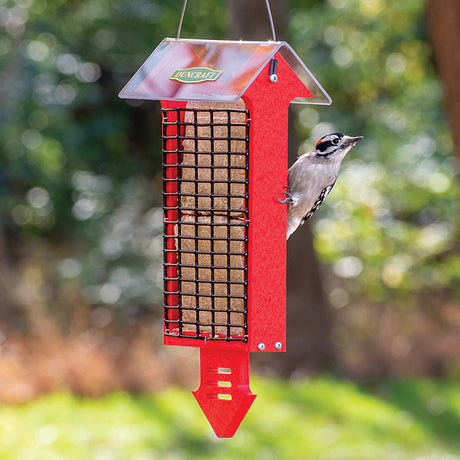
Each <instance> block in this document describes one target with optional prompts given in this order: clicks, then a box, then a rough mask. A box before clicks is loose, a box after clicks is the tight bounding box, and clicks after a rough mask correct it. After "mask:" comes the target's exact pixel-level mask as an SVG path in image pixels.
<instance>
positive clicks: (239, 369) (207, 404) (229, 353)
mask: <svg viewBox="0 0 460 460" xmlns="http://www.w3.org/2000/svg"><path fill="white" fill-rule="evenodd" d="M200 361H201V362H200V367H201V382H200V388H198V390H196V391H194V392H193V395H194V396H195V398H196V400H197V401H198V404H199V405H200V407H201V410H202V411H203V412H204V415H205V416H206V418H207V419H208V421H209V423H210V424H211V426H212V428H213V430H214V432H215V433H216V435H217V436H218V437H219V438H231V437H232V436H233V435H234V434H235V432H236V430H237V429H238V427H239V426H240V423H241V422H242V420H243V418H244V416H245V415H246V413H247V411H248V410H249V408H250V407H251V404H252V402H253V401H254V399H255V397H256V395H255V394H253V393H252V392H251V390H250V388H249V352H247V351H234V350H215V349H207V348H205V347H203V348H201V349H200Z"/></svg>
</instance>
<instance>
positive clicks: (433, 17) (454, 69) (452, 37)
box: [427, 0, 460, 252]
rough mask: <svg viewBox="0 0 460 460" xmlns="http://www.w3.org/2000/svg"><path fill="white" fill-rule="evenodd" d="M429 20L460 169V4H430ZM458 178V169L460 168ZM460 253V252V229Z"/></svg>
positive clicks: (433, 1) (459, 237) (459, 239)
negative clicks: (459, 86)
mask: <svg viewBox="0 0 460 460" xmlns="http://www.w3.org/2000/svg"><path fill="white" fill-rule="evenodd" d="M427 16H428V23H429V26H430V33H431V41H432V43H433V50H434V55H435V60H436V64H437V69H438V73H439V76H440V77H441V82H442V84H443V86H444V94H445V104H446V106H447V110H448V113H449V121H450V125H451V127H452V132H453V138H454V145H455V154H456V157H457V162H458V163H457V165H460V92H459V90H458V78H459V76H460V53H459V52H458V50H460V2H458V0H444V1H442V2H440V1H436V0H428V2H427ZM457 178H460V176H459V175H458V166H457ZM457 233H458V234H457V241H456V247H455V249H456V251H457V252H460V229H459V230H458V232H457Z"/></svg>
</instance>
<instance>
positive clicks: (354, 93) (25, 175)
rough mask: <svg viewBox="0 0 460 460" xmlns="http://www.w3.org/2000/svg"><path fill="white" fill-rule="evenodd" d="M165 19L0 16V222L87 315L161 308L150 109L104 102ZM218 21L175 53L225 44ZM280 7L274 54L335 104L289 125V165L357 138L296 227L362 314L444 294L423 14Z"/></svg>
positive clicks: (39, 12) (108, 6) (200, 25)
mask: <svg viewBox="0 0 460 460" xmlns="http://www.w3.org/2000/svg"><path fill="white" fill-rule="evenodd" d="M181 6H182V1H181V0H175V1H169V0H149V1H146V0H113V1H109V0H82V1H78V2H75V1H65V0H57V1H47V0H35V1H33V0H0V28H1V30H2V33H1V34H0V69H1V70H0V81H1V82H2V83H1V86H0V110H1V112H0V139H1V142H0V164H1V167H0V222H2V226H4V227H5V229H4V230H6V232H7V234H8V236H10V237H11V236H14V237H16V240H17V241H21V239H22V238H23V239H30V238H35V237H40V238H43V239H48V240H49V241H52V242H53V244H60V243H62V244H64V243H65V245H66V247H68V243H69V242H70V243H72V245H73V247H72V249H68V250H67V251H64V252H63V255H62V260H58V261H57V263H56V266H57V267H58V271H59V273H60V276H62V277H63V278H64V279H67V278H70V279H76V280H77V281H78V282H79V283H80V284H81V285H82V287H83V291H84V293H85V296H86V298H87V300H88V301H89V302H90V303H92V304H94V305H100V304H108V305H111V306H113V307H114V309H116V308H117V307H118V310H119V311H121V310H122V307H126V306H128V305H129V306H131V309H130V310H129V311H134V312H136V311H138V310H139V309H142V308H144V307H147V306H148V305H150V304H152V302H155V301H156V300H160V299H161V281H160V279H161V236H160V234H161V221H160V216H161V210H160V206H161V198H160V190H161V184H160V182H161V180H160V169H161V140H160V114H159V106H158V104H157V103H152V102H150V103H141V102H139V103H133V102H127V101H121V100H119V99H118V97H117V94H118V92H119V90H120V89H121V88H122V87H123V85H124V84H125V83H126V81H127V80H128V78H129V77H130V76H131V75H132V74H133V73H134V71H135V70H137V68H138V67H139V66H140V64H141V63H142V62H143V61H144V60H145V58H146V57H147V56H148V55H149V54H150V53H151V51H152V50H153V49H154V47H155V46H156V45H157V44H158V43H159V42H160V41H161V40H162V39H163V38H164V37H166V36H174V35H175V33H176V29H177V24H178V21H179V16H180V9H181ZM227 6H228V5H227V2H225V1H224V0H219V1H209V0H194V2H191V3H190V4H189V7H188V9H187V12H186V16H185V21H184V27H183V31H182V36H184V37H191V38H193V37H201V38H224V37H226V36H228V35H227V34H226V32H225V30H226V28H227V27H228V26H229V24H228V17H229V15H228V14H226V8H227ZM288 6H289V10H288V16H289V22H288V37H287V38H288V40H289V42H290V43H291V44H292V45H293V47H294V49H295V50H296V52H297V53H298V54H299V55H300V57H301V58H302V59H303V60H304V61H305V62H306V64H307V65H308V66H309V68H310V69H311V70H312V72H313V73H314V74H315V76H316V77H317V78H318V80H319V81H320V83H321V84H322V85H323V86H324V88H325V89H326V90H327V91H328V93H329V94H330V95H331V96H332V99H333V105H332V106H330V107H315V106H299V107H296V109H295V110H296V111H297V113H298V121H299V122H298V130H299V132H300V134H301V137H302V138H303V139H304V141H303V143H302V148H301V152H304V151H306V150H308V149H310V148H311V146H312V145H313V143H314V142H315V141H316V139H317V138H318V137H319V136H320V135H322V134H324V133H326V132H328V131H329V132H332V131H343V132H346V133H349V134H352V135H359V134H360V135H364V136H365V140H364V141H362V143H360V144H359V146H358V147H357V148H356V149H354V150H353V151H352V152H351V153H350V155H349V157H348V158H347V159H346V160H345V162H344V166H343V172H342V175H341V177H340V179H339V181H338V182H337V185H336V186H335V188H334V190H333V192H332V193H331V196H330V197H329V198H328V201H327V203H326V204H325V205H324V206H323V207H322V209H321V210H320V211H319V213H318V215H316V216H315V217H314V219H313V221H312V222H314V229H315V247H316V249H317V252H318V254H319V255H320V257H321V258H322V260H323V261H324V262H326V263H328V264H331V265H332V267H333V270H334V272H335V274H336V275H337V278H336V280H335V281H334V283H335V284H340V283H347V291H349V292H354V293H355V295H356V296H360V297H362V298H365V299H370V300H377V301H385V300H388V299H392V298H394V296H395V294H398V295H402V294H404V295H406V294H410V293H412V292H416V291H418V290H420V289H422V288H423V287H426V286H429V287H436V288H446V287H448V288H455V287H456V286H459V284H458V283H457V280H458V279H459V278H460V274H459V273H460V270H459V262H458V258H457V257H456V256H453V257H449V258H444V259H442V260H438V259H437V256H438V255H439V254H443V253H444V252H445V251H448V250H449V249H450V247H451V246H452V245H453V244H454V242H455V241H456V239H457V231H456V229H457V219H456V216H457V214H458V187H457V183H456V181H455V167H454V160H453V158H452V140H451V137H450V135H449V132H448V129H447V125H446V122H445V120H444V117H443V112H442V91H441V88H440V84H439V82H438V80H437V78H436V75H435V72H434V68H433V63H432V60H431V54H430V48H429V44H428V40H427V34H426V30H425V29H426V28H425V24H424V11H423V8H424V2H420V1H417V0H409V1H404V2H401V1H395V0H392V1H386V2H384V1H383V0H372V1H367V0H327V1H318V0H310V1H299V0H291V1H289V2H288ZM3 31H5V33H3ZM300 231H301V230H300ZM333 287H334V286H333ZM330 292H334V290H333V289H330ZM335 297H337V296H335ZM331 299H332V298H331ZM341 306H343V302H342V304H341ZM124 311H128V310H127V309H125V310H124Z"/></svg>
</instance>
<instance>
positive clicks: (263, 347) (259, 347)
mask: <svg viewBox="0 0 460 460" xmlns="http://www.w3.org/2000/svg"><path fill="white" fill-rule="evenodd" d="M257 348H258V349H259V350H260V351H264V350H265V343H262V342H260V343H259V345H257Z"/></svg>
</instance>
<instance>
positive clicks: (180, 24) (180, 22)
mask: <svg viewBox="0 0 460 460" xmlns="http://www.w3.org/2000/svg"><path fill="white" fill-rule="evenodd" d="M186 6H187V0H184V6H183V7H182V13H181V15H180V21H179V27H178V28H177V39H178V40H179V38H180V31H181V29H182V23H183V22H184V15H185V7H186Z"/></svg>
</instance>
